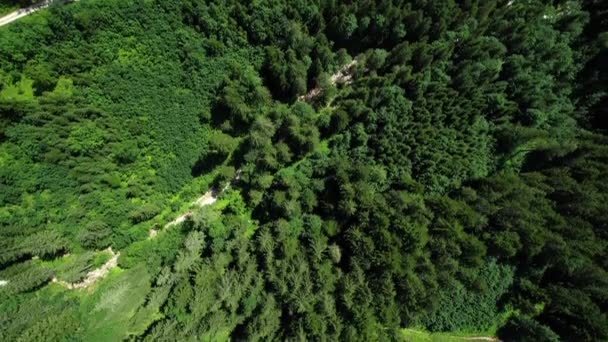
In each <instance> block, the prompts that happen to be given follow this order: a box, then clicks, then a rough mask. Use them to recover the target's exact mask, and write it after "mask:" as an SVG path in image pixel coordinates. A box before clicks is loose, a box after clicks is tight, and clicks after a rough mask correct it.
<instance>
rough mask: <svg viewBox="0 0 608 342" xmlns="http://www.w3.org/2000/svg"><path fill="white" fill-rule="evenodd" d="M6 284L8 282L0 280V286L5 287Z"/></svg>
mask: <svg viewBox="0 0 608 342" xmlns="http://www.w3.org/2000/svg"><path fill="white" fill-rule="evenodd" d="M7 284H8V280H0V286H6V285H7Z"/></svg>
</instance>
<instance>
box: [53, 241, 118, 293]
mask: <svg viewBox="0 0 608 342" xmlns="http://www.w3.org/2000/svg"><path fill="white" fill-rule="evenodd" d="M106 251H107V252H108V253H110V255H111V256H112V257H111V258H110V260H108V261H106V263H105V264H103V265H101V267H99V268H98V269H95V270H93V271H91V272H89V273H87V276H86V277H85V278H84V279H83V280H82V281H80V282H77V283H68V282H66V281H63V280H58V279H57V278H56V277H53V279H52V280H51V281H52V282H53V283H57V284H59V285H61V286H63V287H65V288H68V289H70V290H73V289H82V288H87V287H89V286H91V285H93V284H95V282H97V281H98V280H99V279H101V278H103V277H105V276H106V275H107V274H108V273H109V272H110V270H112V269H113V268H114V267H116V266H117V265H118V257H119V256H120V252H117V253H114V251H113V250H112V247H108V248H107V249H106Z"/></svg>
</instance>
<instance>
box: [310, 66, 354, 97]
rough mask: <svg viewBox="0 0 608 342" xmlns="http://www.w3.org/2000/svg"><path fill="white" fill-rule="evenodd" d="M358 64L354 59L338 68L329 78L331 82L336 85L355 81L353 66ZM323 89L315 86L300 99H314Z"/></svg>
mask: <svg viewBox="0 0 608 342" xmlns="http://www.w3.org/2000/svg"><path fill="white" fill-rule="evenodd" d="M355 64H357V61H356V60H354V59H353V60H352V61H351V62H350V63H348V64H346V65H344V66H342V67H341V68H340V69H338V71H336V73H335V74H333V75H331V77H330V78H329V80H330V82H331V84H333V85H335V84H338V83H344V84H349V83H351V82H352V81H353V74H352V70H351V69H352V67H353V66H354V65H355ZM321 91H322V89H321V88H319V87H314V88H312V89H311V90H309V91H308V93H306V94H304V95H301V96H299V97H298V100H299V101H305V102H308V101H310V100H312V99H314V98H315V97H317V96H319V94H321Z"/></svg>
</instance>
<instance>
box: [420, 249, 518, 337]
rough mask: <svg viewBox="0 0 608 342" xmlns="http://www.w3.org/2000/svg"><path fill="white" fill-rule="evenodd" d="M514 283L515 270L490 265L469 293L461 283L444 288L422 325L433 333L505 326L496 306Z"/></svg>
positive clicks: (487, 264)
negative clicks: (435, 305)
mask: <svg viewBox="0 0 608 342" xmlns="http://www.w3.org/2000/svg"><path fill="white" fill-rule="evenodd" d="M512 282H513V270H512V269H509V268H508V267H507V266H502V265H498V264H496V261H494V260H491V261H488V262H487V263H486V264H485V265H484V267H483V268H482V269H481V271H480V273H479V275H478V278H477V279H476V280H475V288H473V289H467V288H465V287H464V286H463V285H462V284H460V283H454V284H449V285H447V286H446V285H444V287H443V288H442V289H441V292H440V295H439V296H440V299H439V301H438V304H437V307H436V309H435V310H434V311H433V312H431V313H430V314H429V315H428V316H427V317H425V318H424V319H423V320H422V321H421V322H420V323H419V324H421V325H422V326H425V327H428V328H429V329H430V330H431V331H451V332H459V331H463V332H472V331H484V332H485V331H492V330H494V329H496V327H497V326H500V325H502V323H503V322H502V314H501V312H500V311H499V310H498V307H497V302H498V301H499V299H500V297H501V296H502V295H504V294H505V293H506V292H507V290H508V289H509V287H510V286H511V284H512ZM492 333H493V332H492Z"/></svg>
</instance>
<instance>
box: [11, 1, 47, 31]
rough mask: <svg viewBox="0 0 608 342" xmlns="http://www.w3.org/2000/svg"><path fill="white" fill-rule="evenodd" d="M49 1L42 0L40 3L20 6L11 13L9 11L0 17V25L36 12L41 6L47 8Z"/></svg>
mask: <svg viewBox="0 0 608 342" xmlns="http://www.w3.org/2000/svg"><path fill="white" fill-rule="evenodd" d="M51 2H52V1H51V0H46V1H42V2H40V3H37V4H35V5H32V6H30V7H26V8H20V9H18V10H16V11H14V12H12V13H9V14H7V15H5V16H4V17H2V18H0V26H4V25H7V24H10V23H12V22H13V21H15V20H17V19H21V18H23V17H25V16H26V15H30V14H32V13H34V12H38V11H40V10H41V9H43V8H47V7H49V5H50V4H51Z"/></svg>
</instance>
